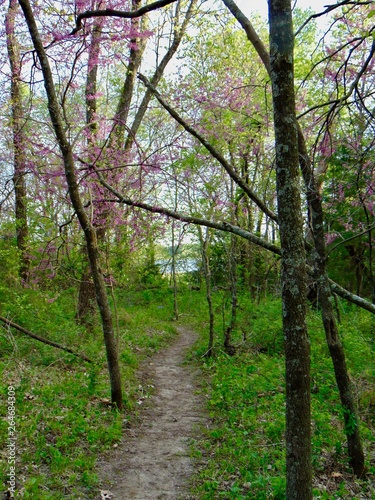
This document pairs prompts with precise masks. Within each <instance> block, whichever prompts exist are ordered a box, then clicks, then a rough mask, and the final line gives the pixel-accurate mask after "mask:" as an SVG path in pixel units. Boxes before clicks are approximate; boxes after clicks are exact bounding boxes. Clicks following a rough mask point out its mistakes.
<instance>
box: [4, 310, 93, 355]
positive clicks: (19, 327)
mask: <svg viewBox="0 0 375 500" xmlns="http://www.w3.org/2000/svg"><path fill="white" fill-rule="evenodd" d="M0 321H2V322H3V323H5V324H6V325H8V326H10V327H12V328H15V329H16V330H18V331H19V332H22V333H24V334H25V335H28V336H29V337H31V338H32V339H35V340H38V341H39V342H43V344H47V345H50V346H52V347H56V348H57V349H61V350H63V351H66V352H69V353H70V354H73V355H74V356H78V357H79V358H81V359H83V360H84V361H87V362H88V363H94V361H93V360H92V359H90V358H88V357H87V356H85V355H84V354H80V353H78V352H75V351H73V349H70V348H69V347H65V346H63V345H61V344H58V343H57V342H53V341H52V340H48V339H45V338H44V337H40V336H39V335H35V333H31V332H29V330H26V328H23V326H20V325H17V324H16V323H13V321H10V320H9V319H7V318H3V317H2V316H0Z"/></svg>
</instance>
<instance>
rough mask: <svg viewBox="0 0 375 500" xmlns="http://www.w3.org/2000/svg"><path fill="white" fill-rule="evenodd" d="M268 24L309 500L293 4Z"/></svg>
mask: <svg viewBox="0 0 375 500" xmlns="http://www.w3.org/2000/svg"><path fill="white" fill-rule="evenodd" d="M269 22H270V65H271V68H270V73H271V81H272V98H273V107H274V128H275V143H276V183H277V186H276V187H277V201H278V220H279V224H280V242H281V252H282V254H281V255H282V257H281V264H282V265H281V280H282V303H283V328H284V338H285V363H286V470H287V472H286V479H287V491H286V497H287V498H288V500H310V499H311V498H312V467H311V426H310V420H311V410H310V343H309V339H308V334H307V327H306V258H305V249H304V241H303V219H302V211H301V200H300V194H299V164H298V139H297V120H296V115H295V99H294V74H293V72H294V68H293V43H294V37H293V25H292V13H291V2H290V0H269Z"/></svg>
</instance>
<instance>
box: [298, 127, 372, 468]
mask: <svg viewBox="0 0 375 500" xmlns="http://www.w3.org/2000/svg"><path fill="white" fill-rule="evenodd" d="M299 151H300V165H301V170H302V174H303V178H304V181H305V186H306V198H307V203H308V209H309V221H310V227H311V232H312V237H313V241H314V249H313V251H312V255H311V256H310V259H311V261H312V265H313V270H314V276H313V277H314V281H315V283H316V288H317V294H318V297H319V305H320V308H321V311H322V320H323V326H324V331H325V335H326V340H327V344H328V349H329V352H330V355H331V358H332V363H333V368H334V372H335V377H336V383H337V388H338V391H339V394H340V400H341V404H342V407H343V410H344V423H345V434H346V439H347V445H348V455H349V464H350V466H351V467H352V468H353V471H354V473H355V474H356V475H357V476H358V477H362V476H363V474H364V473H365V457H364V453H363V448H362V443H361V437H360V434H359V426H358V423H359V422H358V417H357V411H356V407H355V402H354V396H353V391H352V386H351V382H350V377H349V374H348V369H347V365H346V360H345V352H344V348H343V345H342V343H341V340H340V337H339V334H338V328H337V322H336V318H335V311H334V297H333V293H332V291H331V286H330V282H329V280H328V275H327V269H326V261H327V254H326V243H325V239H324V215H323V206H322V200H321V196H320V193H319V187H318V183H317V182H316V179H315V177H314V175H313V171H312V168H311V164H310V162H309V159H308V155H307V151H306V145H305V142H304V138H303V135H302V133H301V132H299Z"/></svg>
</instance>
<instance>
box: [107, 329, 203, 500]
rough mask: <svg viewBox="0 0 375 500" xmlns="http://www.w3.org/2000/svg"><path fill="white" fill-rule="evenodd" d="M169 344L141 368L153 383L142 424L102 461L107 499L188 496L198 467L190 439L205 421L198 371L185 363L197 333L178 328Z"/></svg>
mask: <svg viewBox="0 0 375 500" xmlns="http://www.w3.org/2000/svg"><path fill="white" fill-rule="evenodd" d="M178 332H179V336H178V337H177V338H176V339H175V340H174V342H173V344H171V346H170V347H168V348H167V349H165V350H163V351H162V352H160V353H158V354H156V355H155V356H153V357H152V358H151V359H149V360H148V361H147V362H146V364H145V365H144V367H143V368H142V369H141V373H142V376H144V375H146V377H147V379H148V381H149V382H148V383H150V380H151V383H152V384H153V385H154V387H155V389H154V391H155V392H154V394H153V395H152V397H151V399H150V400H149V401H150V404H148V407H147V408H145V409H144V411H143V412H142V419H141V424H140V426H139V427H137V428H132V429H129V430H127V431H125V435H124V438H123V440H122V442H121V444H120V445H119V447H118V448H116V449H115V450H114V452H113V454H111V457H109V458H108V461H106V462H101V463H99V464H98V469H99V470H98V474H99V477H100V479H101V480H102V484H103V489H105V490H107V494H105V493H104V491H103V492H102V495H101V498H102V499H106V498H108V499H111V500H112V499H121V500H133V499H134V500H148V499H154V500H155V499H160V500H172V499H173V500H177V499H181V500H187V499H189V498H190V499H191V498H192V497H191V496H189V495H188V493H187V492H186V486H187V481H188V479H189V477H190V476H191V474H192V472H193V465H192V461H191V459H190V457H189V442H190V439H191V437H192V436H193V434H194V428H195V427H196V426H197V424H202V423H204V421H205V416H204V410H203V406H204V404H203V401H202V398H201V397H200V396H198V395H197V394H195V390H196V387H197V383H196V380H194V378H195V377H196V373H194V369H192V368H191V366H186V365H185V366H184V365H183V362H184V359H185V356H186V353H187V350H188V349H189V348H190V347H191V345H192V344H193V343H194V341H195V340H196V335H195V333H194V332H192V331H191V330H189V329H186V328H185V327H178Z"/></svg>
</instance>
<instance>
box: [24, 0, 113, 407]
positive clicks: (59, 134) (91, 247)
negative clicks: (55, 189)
mask: <svg viewBox="0 0 375 500" xmlns="http://www.w3.org/2000/svg"><path fill="white" fill-rule="evenodd" d="M19 3H20V5H21V8H22V10H23V13H24V15H25V19H26V23H27V26H28V29H29V32H30V35H31V38H32V41H33V45H34V48H35V52H36V54H37V57H38V59H39V62H40V65H41V69H42V72H43V80H44V87H45V89H46V93H47V99H48V110H49V114H50V117H51V121H52V125H53V128H54V131H55V135H56V139H57V141H58V144H59V147H60V151H61V154H62V157H63V161H64V168H65V177H66V181H67V184H68V190H69V196H70V199H71V202H72V205H73V208H74V210H75V212H76V214H77V217H78V220H79V222H80V225H81V227H82V230H83V232H84V235H85V240H86V247H87V254H88V257H89V262H90V267H91V272H92V277H93V281H94V285H95V294H96V301H97V304H98V307H99V311H100V316H101V320H102V326H103V334H104V342H105V346H106V354H107V362H108V370H109V376H110V383H111V398H112V404H113V405H114V406H116V407H117V408H118V409H122V404H123V403H122V387H121V373H120V365H119V358H118V346H117V342H116V338H115V334H114V328H113V323H112V314H111V309H110V306H109V302H108V297H107V292H106V287H105V282H104V277H103V272H102V269H101V265H100V255H99V248H98V242H97V237H96V230H95V228H94V227H93V225H92V223H91V221H90V219H89V217H88V215H87V213H86V210H85V207H84V205H83V203H82V199H81V197H80V193H79V187H78V181H77V177H76V172H75V164H74V157H73V151H72V148H71V145H70V143H69V142H68V140H67V137H66V134H65V129H64V125H63V122H62V118H61V114H60V107H59V102H58V99H57V95H56V92H55V85H54V81H53V76H52V72H51V69H50V65H49V61H48V57H47V54H46V52H45V49H44V46H43V42H42V39H41V37H40V34H39V31H38V27H37V24H36V22H35V18H34V15H33V11H32V9H31V6H30V3H29V1H28V0H19Z"/></svg>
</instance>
